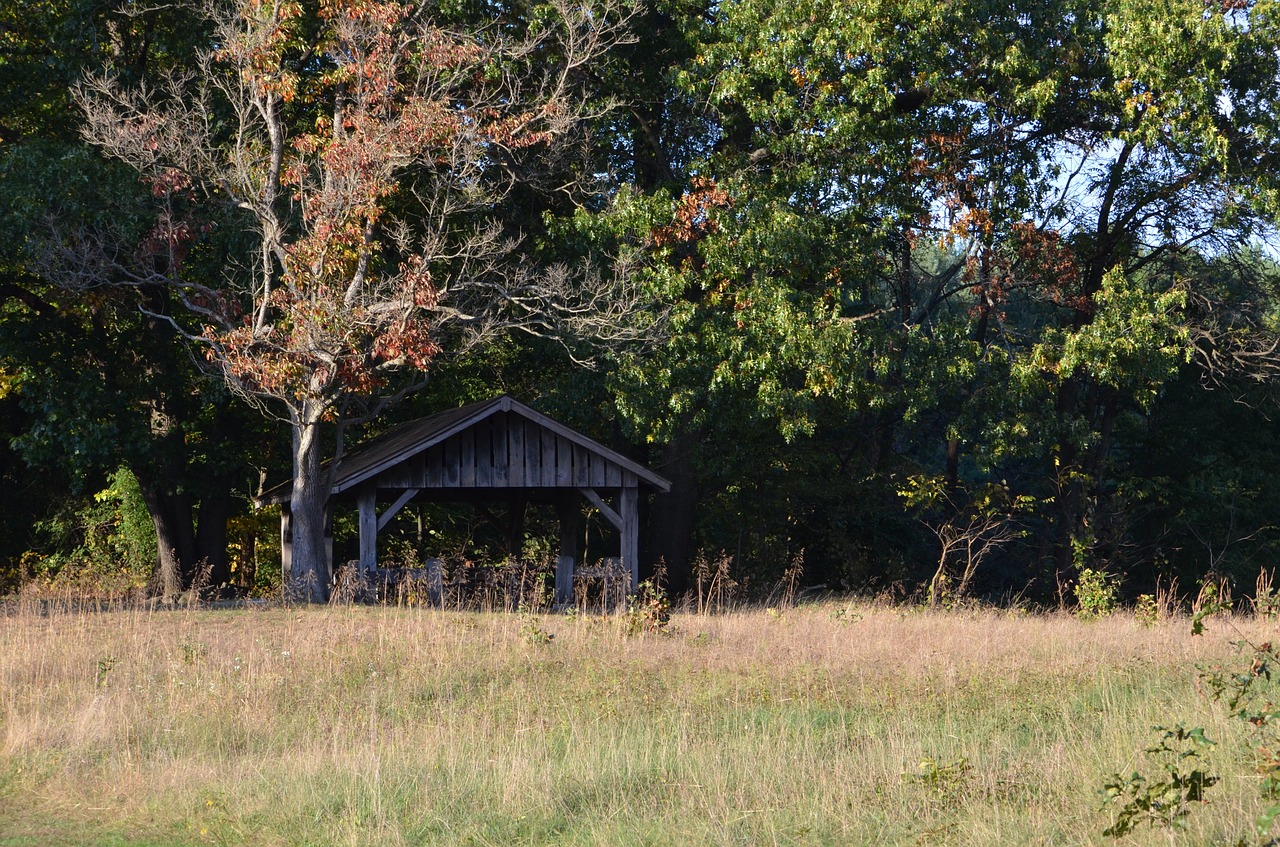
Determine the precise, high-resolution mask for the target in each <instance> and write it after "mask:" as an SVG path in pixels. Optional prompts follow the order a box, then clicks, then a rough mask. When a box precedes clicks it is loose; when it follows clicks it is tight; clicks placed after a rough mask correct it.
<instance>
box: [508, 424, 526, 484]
mask: <svg viewBox="0 0 1280 847" xmlns="http://www.w3.org/2000/svg"><path fill="white" fill-rule="evenodd" d="M507 448H508V453H507V461H508V463H509V466H508V469H507V477H508V482H509V484H510V485H511V486H512V487H513V488H522V487H524V485H525V481H524V479H525V476H524V418H517V417H512V418H511V419H510V420H508V422H507Z"/></svg>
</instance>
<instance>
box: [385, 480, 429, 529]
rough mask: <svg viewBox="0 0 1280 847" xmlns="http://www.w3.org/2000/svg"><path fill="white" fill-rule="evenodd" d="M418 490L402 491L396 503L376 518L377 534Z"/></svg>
mask: <svg viewBox="0 0 1280 847" xmlns="http://www.w3.org/2000/svg"><path fill="white" fill-rule="evenodd" d="M420 490H421V489H418V488H410V489H407V490H405V491H402V492H401V493H400V496H399V497H397V498H396V501H395V502H394V503H392V504H391V505H390V506H388V507H387V510H386V511H385V512H383V513H382V514H381V515H379V516H378V532H382V530H383V527H385V526H386V525H387V524H388V523H390V522H391V519H392V518H394V517H395V516H396V513H397V512H399V511H400V510H401V509H403V508H404V504H405V503H408V502H409V501H410V500H412V499H413V498H414V495H416V494H417V493H418V492H419V491H420Z"/></svg>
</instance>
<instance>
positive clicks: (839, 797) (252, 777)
mask: <svg viewBox="0 0 1280 847" xmlns="http://www.w3.org/2000/svg"><path fill="white" fill-rule="evenodd" d="M1231 626H1233V627H1236V628H1238V629H1239V630H1241V631H1242V632H1243V633H1244V634H1247V635H1249V636H1251V637H1256V638H1259V639H1265V638H1269V637H1270V636H1269V635H1268V632H1269V631H1270V630H1272V629H1274V628H1275V627H1276V624H1274V623H1270V622H1263V621H1259V622H1254V621H1249V620H1241V619H1236V620H1235V621H1234V622H1233V623H1232V624H1231ZM671 628H672V630H673V632H672V633H671V634H669V635H647V636H643V637H627V636H626V634H625V632H624V627H623V624H622V621H621V620H620V619H616V618H608V619H604V618H571V617H564V616H557V615H546V616H541V617H539V618H536V619H535V618H531V617H528V616H522V615H514V614H513V615H475V614H465V613H456V612H446V613H441V612H433V611H416V610H397V609H377V608H363V607H352V608H330V609H321V608H317V609H287V608H276V609H270V610H239V611H180V612H142V611H123V612H112V613H84V614H79V613H77V614H66V613H60V614H48V615H38V614H33V613H20V614H17V615H14V616H10V617H7V618H0V845H24V847H25V845H31V847H35V845H41V847H43V845H81V844H100V845H126V844H129V845H132V844H145V845H170V844H177V845H182V844H252V845H275V844H280V845H284V844H290V845H294V844H296V845H329V844H352V845H356V844H359V845H402V844H430V845H436V844H445V845H450V844H459V845H461V844H493V845H512V844H530V845H532V844H564V845H570V844H572V845H578V844H599V845H627V844H655V845H658V844H660V845H677V844H690V845H703V844H713V845H714V844H743V845H755V844H930V845H932V844H965V845H970V844H974V845H983V844H990V845H1013V844H1019V845H1021V844H1046V845H1047V844H1071V845H1077V844H1103V843H1114V842H1112V841H1111V839H1108V838H1104V837H1103V836H1102V835H1101V831H1102V830H1103V829H1104V828H1105V827H1106V826H1107V825H1108V823H1109V822H1110V820H1111V818H1110V815H1111V812H1109V811H1106V810H1103V809H1101V808H1100V800H1099V794H1098V791H1099V789H1100V788H1101V786H1102V784H1103V783H1104V782H1105V781H1106V779H1107V777H1108V776H1109V775H1110V774H1112V773H1113V772H1116V771H1125V772H1128V771H1132V770H1134V769H1143V768H1146V767H1147V762H1146V760H1145V757H1144V755H1143V753H1142V751H1143V748H1145V747H1147V746H1149V745H1150V744H1151V743H1152V741H1153V739H1154V735H1153V733H1152V731H1151V728H1152V726H1153V725H1155V724H1166V725H1172V724H1174V723H1177V722H1179V721H1181V722H1185V723H1186V724H1187V725H1201V726H1204V728H1205V732H1206V734H1207V735H1208V736H1209V737H1211V738H1213V739H1216V740H1218V741H1219V743H1218V745H1217V746H1216V747H1214V748H1213V749H1212V752H1211V754H1210V764H1211V767H1212V769H1213V771H1214V772H1215V773H1217V774H1219V775H1220V776H1221V782H1220V783H1219V784H1218V785H1216V786H1214V787H1213V788H1211V789H1210V790H1209V792H1208V795H1207V796H1208V798H1209V802H1207V803H1205V804H1202V805H1199V806H1197V808H1195V809H1194V810H1193V812H1192V814H1191V815H1190V817H1189V819H1188V828H1187V829H1186V831H1185V832H1182V833H1178V834H1177V836H1176V840H1175V842H1174V843H1185V844H1212V843H1232V842H1234V840H1235V839H1236V838H1239V837H1241V836H1246V835H1248V834H1249V833H1250V831H1251V824H1252V819H1253V816H1254V815H1255V814H1256V812H1257V811H1258V809H1259V801H1258V793H1257V792H1258V776H1257V774H1256V773H1255V771H1254V767H1253V758H1252V756H1253V754H1252V753H1251V751H1250V749H1249V747H1248V746H1247V745H1246V744H1245V741H1244V737H1245V736H1244V731H1243V729H1242V728H1241V726H1240V725H1239V724H1238V722H1236V721H1233V720H1231V719H1230V718H1229V717H1228V716H1227V715H1226V714H1225V709H1224V708H1223V707H1222V706H1220V705H1216V704H1213V703H1211V702H1209V701H1208V700H1206V699H1205V698H1204V697H1202V696H1200V695H1199V694H1198V693H1197V673H1196V667H1195V666H1196V664H1197V663H1198V662H1201V663H1202V662H1213V661H1238V659H1236V658H1234V654H1233V652H1232V649H1231V648H1230V646H1229V645H1228V643H1227V642H1228V640H1229V639H1230V638H1234V637H1238V634H1237V633H1235V632H1233V631H1232V630H1231V628H1230V627H1229V626H1228V625H1227V623H1225V622H1214V623H1213V624H1211V627H1210V631H1209V633H1208V634H1207V635H1205V636H1202V637H1200V638H1192V637H1191V635H1190V626H1189V623H1188V622H1187V621H1186V620H1184V619H1183V620H1173V621H1169V622H1166V623H1162V624H1159V625H1156V626H1154V627H1151V628H1144V627H1142V626H1140V625H1138V624H1137V623H1135V622H1134V621H1133V620H1132V619H1130V618H1128V617H1125V616H1117V617H1114V618H1110V619H1106V620H1102V621H1095V622H1085V621H1079V620H1076V619H1074V618H1071V617H1068V616H1027V615H1017V614H1013V613H1005V612H999V611H985V612H966V613H950V614H943V613H937V614H935V613H928V612H924V611H919V610H909V609H896V608H892V607H874V606H856V605H855V606H852V607H849V606H837V605H829V604H828V605H816V606H806V607H801V608H797V609H789V610H786V611H785V612H782V613H777V612H771V611H767V610H759V611H749V612H740V613H735V614H726V615H719V616H708V617H699V616H693V615H684V616H682V615H676V616H675V617H674V618H673V621H672V626H671ZM552 635H553V636H554V638H552V639H551V640H549V641H548V638H547V636H552ZM1122 843H1126V844H1169V843H1170V836H1169V835H1168V834H1166V833H1165V832H1164V831H1159V830H1157V831H1147V830H1143V831H1142V832H1139V833H1137V834H1136V835H1131V836H1129V837H1127V838H1126V839H1124V841H1123V842H1122Z"/></svg>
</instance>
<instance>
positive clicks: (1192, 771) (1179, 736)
mask: <svg viewBox="0 0 1280 847" xmlns="http://www.w3.org/2000/svg"><path fill="white" fill-rule="evenodd" d="M1154 729H1155V730H1156V731H1157V732H1159V733H1160V740H1159V742H1158V743H1157V744H1156V745H1155V746H1153V747H1148V748H1147V750H1146V754H1147V756H1149V757H1150V758H1151V760H1152V761H1153V762H1155V764H1156V769H1157V771H1158V775H1157V776H1154V777H1151V778H1148V777H1145V776H1143V775H1142V774H1140V773H1138V772H1137V771H1134V772H1133V773H1131V774H1129V775H1128V776H1121V775H1120V774H1114V775H1112V777H1111V779H1110V781H1108V782H1107V783H1106V785H1104V786H1103V788H1102V792H1103V802H1104V803H1105V804H1107V805H1114V804H1119V811H1118V812H1117V813H1116V817H1115V822H1114V823H1112V824H1111V826H1109V827H1107V828H1106V829H1104V830H1103V831H1102V834H1103V835H1109V836H1111V837H1113V838H1120V837H1121V836H1124V835H1127V834H1129V833H1130V832H1133V831H1134V830H1135V829H1137V828H1138V827H1139V826H1141V825H1142V824H1144V823H1145V824H1147V825H1148V826H1152V827H1156V826H1160V827H1166V828H1170V829H1181V828H1182V827H1183V826H1185V825H1186V818H1187V816H1188V815H1189V814H1191V809H1192V805H1191V804H1192V803H1200V802H1203V801H1204V791H1205V789H1206V788H1209V787H1211V786H1213V785H1214V784H1216V783H1217V782H1218V777H1216V776H1214V775H1213V774H1211V773H1209V771H1208V770H1207V768H1206V767H1205V762H1204V756H1203V754H1204V753H1206V752H1208V749H1209V748H1210V747H1212V746H1213V745H1214V744H1215V742H1214V741H1212V740H1210V739H1209V738H1206V737H1205V734H1204V730H1203V729H1202V728H1200V727H1194V728H1192V729H1187V728H1186V727H1184V726H1183V725H1182V724H1178V725H1177V726H1176V727H1173V728H1172V729H1170V728H1168V727H1163V726H1157V727H1155V728H1154Z"/></svg>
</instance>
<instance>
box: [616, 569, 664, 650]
mask: <svg viewBox="0 0 1280 847" xmlns="http://www.w3.org/2000/svg"><path fill="white" fill-rule="evenodd" d="M670 623H671V601H670V600H669V599H668V598H667V592H666V591H665V590H664V589H663V588H662V585H661V584H660V583H659V581H658V580H657V579H646V580H644V581H642V582H641V583H640V585H639V588H638V590H637V591H636V594H635V596H634V597H633V598H631V601H630V602H629V603H628V605H627V613H626V622H625V626H624V632H625V633H626V635H627V636H629V637H631V636H636V635H651V634H660V635H661V634H666V633H667V632H668V630H667V627H668V625H670Z"/></svg>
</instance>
